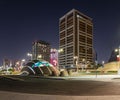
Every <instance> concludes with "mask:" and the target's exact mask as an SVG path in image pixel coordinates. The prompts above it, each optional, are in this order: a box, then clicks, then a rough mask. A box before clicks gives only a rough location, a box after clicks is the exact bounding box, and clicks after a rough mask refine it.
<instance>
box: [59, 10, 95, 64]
mask: <svg viewBox="0 0 120 100" xmlns="http://www.w3.org/2000/svg"><path fill="white" fill-rule="evenodd" d="M59 49H63V52H62V53H59V65H60V66H70V65H75V64H76V63H75V59H77V63H81V62H82V61H85V62H93V22H92V19H91V18H90V17H88V16H86V15H84V14H83V13H81V12H79V11H78V10H75V9H73V10H71V11H69V12H68V13H67V14H65V15H64V16H63V17H61V18H60V19H59Z"/></svg>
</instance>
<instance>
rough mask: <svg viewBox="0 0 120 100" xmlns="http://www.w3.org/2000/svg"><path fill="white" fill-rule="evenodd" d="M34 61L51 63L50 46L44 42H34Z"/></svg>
mask: <svg viewBox="0 0 120 100" xmlns="http://www.w3.org/2000/svg"><path fill="white" fill-rule="evenodd" d="M32 59H43V60H46V61H50V44H49V43H47V42H45V41H42V40H38V41H34V42H33V44H32Z"/></svg>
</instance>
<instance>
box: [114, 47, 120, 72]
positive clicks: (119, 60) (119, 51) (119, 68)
mask: <svg viewBox="0 0 120 100" xmlns="http://www.w3.org/2000/svg"><path fill="white" fill-rule="evenodd" d="M115 52H118V55H117V58H119V59H118V64H119V66H118V74H120V46H119V47H118V49H116V50H115Z"/></svg>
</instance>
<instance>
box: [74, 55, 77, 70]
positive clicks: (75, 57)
mask: <svg viewBox="0 0 120 100" xmlns="http://www.w3.org/2000/svg"><path fill="white" fill-rule="evenodd" d="M74 59H75V60H76V61H75V65H76V68H77V72H78V56H74Z"/></svg>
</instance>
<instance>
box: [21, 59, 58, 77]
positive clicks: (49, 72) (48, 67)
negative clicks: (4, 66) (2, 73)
mask: <svg viewBox="0 0 120 100" xmlns="http://www.w3.org/2000/svg"><path fill="white" fill-rule="evenodd" d="M21 72H22V73H26V74H28V75H40V76H59V74H60V72H59V70H57V69H56V68H55V67H54V66H53V65H52V64H50V63H49V62H47V61H44V60H32V61H30V62H28V63H27V64H26V66H25V67H23V69H22V70H21Z"/></svg>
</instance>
